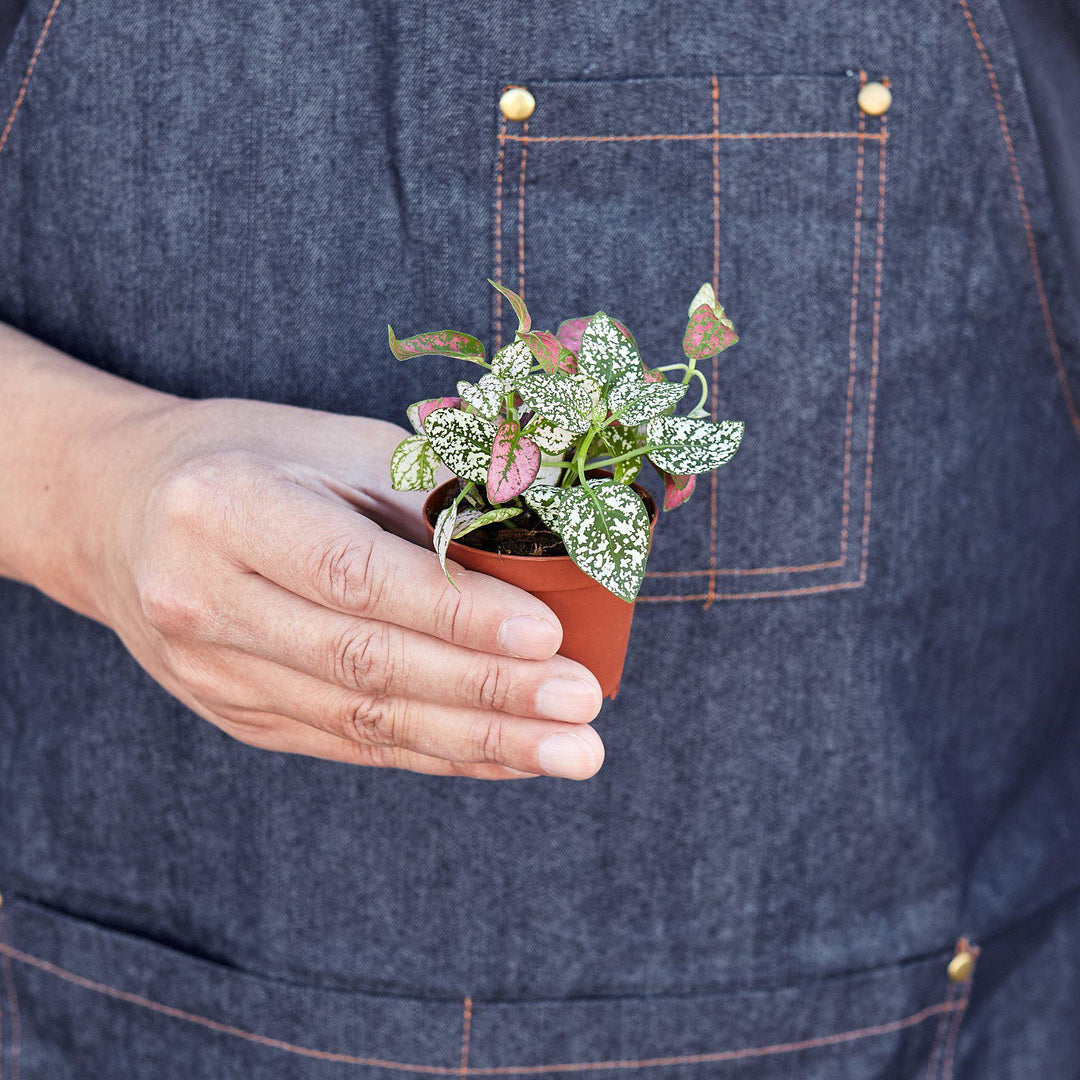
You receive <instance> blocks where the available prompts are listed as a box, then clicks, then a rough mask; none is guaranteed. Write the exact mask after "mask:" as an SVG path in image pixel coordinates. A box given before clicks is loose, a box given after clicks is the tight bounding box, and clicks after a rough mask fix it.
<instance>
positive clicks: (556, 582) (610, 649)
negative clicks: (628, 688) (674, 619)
mask: <svg viewBox="0 0 1080 1080" xmlns="http://www.w3.org/2000/svg"><path fill="white" fill-rule="evenodd" d="M456 486H457V481H456V480H450V481H448V482H447V483H445V484H443V485H442V486H441V487H437V488H436V489H435V490H434V491H433V492H432V493H431V494H430V495H429V496H428V498H427V502H426V503H425V504H424V519H425V521H426V522H427V527H428V536H429V538H431V537H434V535H435V519H436V518H437V517H438V516H439V510H440V509H441V508H442V505H443V502H444V501H445V498H446V494H447V492H448V491H450V490H453V489H454V488H455V487H456ZM633 488H634V490H635V491H636V492H637V493H638V494H639V495H640V496H641V497H642V499H643V500H644V502H645V506H646V509H647V510H648V512H649V535H650V539H651V536H652V531H653V529H654V528H655V527H656V503H655V501H654V500H653V497H652V496H651V495H650V494H649V493H648V492H647V491H646V490H645V489H644V488H643V487H640V486H639V485H637V484H634V485H633ZM447 555H448V556H449V558H451V559H453V560H454V562H456V563H459V564H460V565H461V566H464V567H465V569H466V570H477V571H479V572H480V573H483V574H490V575H491V576H492V577H495V578H499V580H500V581H506V582H509V583H510V584H511V585H516V586H517V587H518V588H519V589H524V590H525V591H526V592H529V593H532V594H533V596H535V597H536V598H537V599H539V600H543V602H544V603H545V604H547V606H548V607H549V608H551V610H552V611H554V612H555V614H556V615H557V616H558V618H559V622H560V623H562V628H563V641H562V646H561V648H560V649H559V652H560V653H562V655H563V656H568V657H569V658H570V659H571V660H576V661H577V662H578V663H579V664H584V665H585V666H586V667H587V668H588V669H589V670H590V671H591V672H592V673H593V674H594V675H595V676H596V678H597V680H598V681H599V683H600V687H601V689H602V690H603V692H604V697H609V698H613V697H614V696H615V695H616V694H617V693H618V691H619V680H620V678H621V677H622V671H623V663H624V661H625V660H626V647H627V644H628V643H629V641H630V624H631V623H632V622H633V619H634V605H633V604H628V603H627V602H626V601H625V600H620V599H619V597H617V596H616V595H615V594H614V593H611V592H608V590H607V589H605V588H604V586H603V585H601V584H600V583H599V582H596V581H593V579H592V578H591V577H589V575H588V574H586V573H585V572H584V571H583V570H579V569H578V567H577V566H576V565H575V564H574V563H573V562H572V561H571V559H570V557H569V556H568V555H538V556H531V555H500V554H499V553H498V552H495V551H482V550H480V549H479V548H474V547H469V545H468V544H464V543H460V542H459V541H457V540H451V541H450V546H449V548H448V549H447Z"/></svg>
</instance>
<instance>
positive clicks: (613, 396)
mask: <svg viewBox="0 0 1080 1080" xmlns="http://www.w3.org/2000/svg"><path fill="white" fill-rule="evenodd" d="M687 389H688V387H687V386H686V385H685V384H684V383H670V382H645V377H644V375H642V374H641V373H640V372H639V373H638V374H636V375H634V376H633V377H632V378H625V379H622V380H621V381H620V382H618V383H616V384H615V385H614V386H613V387H612V388H611V392H610V393H609V394H608V407H609V408H610V409H611V411H612V412H613V413H615V414H616V415H617V416H618V417H619V421H620V423H623V424H644V423H645V421H646V420H651V419H652V418H653V417H654V416H660V415H662V414H663V413H666V412H667V411H668V409H671V408H673V407H674V406H675V405H677V404H678V403H679V402H680V401H681V400H682V399H683V397H684V396H685V394H686V391H687Z"/></svg>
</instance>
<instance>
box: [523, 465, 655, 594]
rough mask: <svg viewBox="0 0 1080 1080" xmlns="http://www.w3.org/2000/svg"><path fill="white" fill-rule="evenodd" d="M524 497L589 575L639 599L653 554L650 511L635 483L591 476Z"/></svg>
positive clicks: (618, 591) (613, 588)
mask: <svg viewBox="0 0 1080 1080" xmlns="http://www.w3.org/2000/svg"><path fill="white" fill-rule="evenodd" d="M524 497H525V501H526V503H528V505H529V506H531V507H532V508H533V510H535V511H536V513H537V514H539V515H540V517H541V518H542V519H543V521H544V523H545V524H546V525H547V526H548V528H550V529H552V530H553V531H554V532H556V533H558V534H559V536H560V537H562V541H563V544H565V545H566V551H567V554H568V555H569V556H570V558H571V559H573V560H574V562H575V563H576V564H577V565H578V566H579V567H580V568H581V569H582V570H584V571H585V573H586V574H588V575H589V577H591V578H592V579H593V580H594V581H598V582H599V583H600V584H601V585H603V586H604V588H605V589H608V590H609V591H610V592H613V593H614V594H615V595H616V596H618V597H620V598H621V599H623V600H625V601H627V603H632V602H633V600H634V599H635V598H636V596H637V594H638V590H639V589H640V588H641V581H642V578H643V577H644V576H645V561H646V559H647V558H648V555H649V515H648V513H647V512H646V510H645V504H644V503H643V502H642V501H641V497H640V496H639V495H638V494H637V492H635V491H634V490H633V488H629V487H626V486H625V485H623V484H620V483H618V482H617V481H615V480H606V479H605V480H588V481H586V486H585V487H573V488H537V487H532V488H529V490H528V491H526V492H525V496H524Z"/></svg>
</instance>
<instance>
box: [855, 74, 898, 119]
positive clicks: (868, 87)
mask: <svg viewBox="0 0 1080 1080" xmlns="http://www.w3.org/2000/svg"><path fill="white" fill-rule="evenodd" d="M891 104H892V91H891V90H890V89H889V88H888V87H887V86H886V85H885V84H884V83H879V82H868V83H866V84H865V85H863V86H862V87H860V88H859V108H860V109H862V111H863V112H864V113H866V115H867V116H884V115H885V113H887V112H888V111H889V106H890V105H891Z"/></svg>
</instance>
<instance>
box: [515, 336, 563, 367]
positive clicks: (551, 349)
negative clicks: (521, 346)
mask: <svg viewBox="0 0 1080 1080" xmlns="http://www.w3.org/2000/svg"><path fill="white" fill-rule="evenodd" d="M518 336H519V337H520V338H521V340H522V341H524V342H525V344H526V345H528V346H529V349H530V350H531V352H532V354H533V356H535V357H536V359H537V360H538V361H539V362H540V363H541V364H542V365H543V368H544V370H545V371H546V372H548V374H552V373H554V372H556V371H565V372H566V374H567V375H573V374H574V373H575V372H576V371H577V359H576V358H575V356H574V354H573V353H572V352H571V351H570V350H569V349H568V348H567V347H566V346H565V345H564V344H563V343H562V342H561V341H560V340H559V339H558V338H557V337H556V336H555V335H554V334H549V333H548V332H547V331H546V330H532V331H530V332H529V333H527V334H519V335H518Z"/></svg>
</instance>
